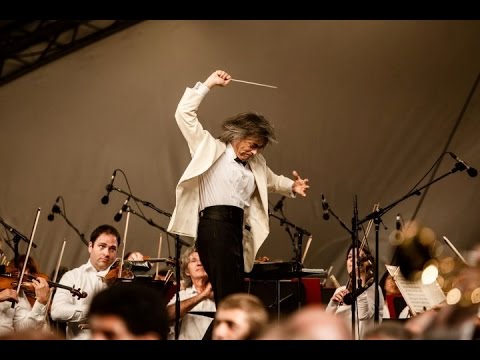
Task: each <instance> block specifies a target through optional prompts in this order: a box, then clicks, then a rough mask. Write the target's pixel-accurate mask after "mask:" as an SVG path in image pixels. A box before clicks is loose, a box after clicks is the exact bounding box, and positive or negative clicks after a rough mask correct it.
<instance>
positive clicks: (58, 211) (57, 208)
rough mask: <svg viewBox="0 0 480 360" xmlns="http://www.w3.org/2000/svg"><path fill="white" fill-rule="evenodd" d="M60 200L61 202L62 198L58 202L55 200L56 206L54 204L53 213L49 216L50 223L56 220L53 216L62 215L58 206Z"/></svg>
mask: <svg viewBox="0 0 480 360" xmlns="http://www.w3.org/2000/svg"><path fill="white" fill-rule="evenodd" d="M59 200H60V196H58V197H57V200H55V204H53V206H52V211H51V212H50V214H48V216H47V219H48V221H53V218H54V215H53V214H55V213H56V214H60V207H59V206H58V205H57V204H58V201H59Z"/></svg>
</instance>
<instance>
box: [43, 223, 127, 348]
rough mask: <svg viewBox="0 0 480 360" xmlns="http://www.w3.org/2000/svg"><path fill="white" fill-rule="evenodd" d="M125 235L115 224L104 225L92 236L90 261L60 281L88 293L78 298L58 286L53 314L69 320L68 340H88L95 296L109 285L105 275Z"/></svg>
mask: <svg viewBox="0 0 480 360" xmlns="http://www.w3.org/2000/svg"><path fill="white" fill-rule="evenodd" d="M120 241H121V237H120V234H119V233H118V231H117V229H115V228H114V227H113V226H111V225H100V226H98V227H97V228H96V229H95V230H93V232H92V234H91V235H90V242H89V244H88V252H89V253H90V256H89V259H88V261H87V262H86V263H85V264H83V265H81V266H80V267H77V268H74V269H72V270H70V271H67V272H66V273H65V274H64V275H63V276H62V278H61V279H60V284H62V285H65V286H69V287H76V288H80V289H81V290H82V291H85V292H87V294H88V296H87V297H85V298H81V299H78V298H76V297H74V296H72V294H71V293H70V292H69V291H68V290H65V289H61V288H58V289H57V291H56V292H55V296H54V297H53V300H52V309H51V317H52V319H53V320H54V321H63V322H67V329H66V338H67V339H73V338H75V339H88V338H89V337H90V334H89V330H88V329H84V328H83V327H82V325H83V324H84V323H86V318H87V313H88V309H89V305H90V302H91V300H92V298H93V296H94V295H95V294H96V293H97V292H99V291H101V290H103V289H104V288H106V286H107V285H106V283H105V282H104V281H103V278H104V277H105V275H106V274H107V273H108V271H109V269H110V266H111V265H112V264H113V262H114V261H115V259H116V258H117V250H118V248H119V246H120Z"/></svg>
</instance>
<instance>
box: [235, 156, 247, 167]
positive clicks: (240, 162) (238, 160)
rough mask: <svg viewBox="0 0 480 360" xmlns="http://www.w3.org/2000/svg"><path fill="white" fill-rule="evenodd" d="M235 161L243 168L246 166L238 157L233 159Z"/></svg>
mask: <svg viewBox="0 0 480 360" xmlns="http://www.w3.org/2000/svg"><path fill="white" fill-rule="evenodd" d="M235 161H236V162H238V163H239V164H242V165H243V166H246V165H247V162H246V161H243V160H240V159H239V158H238V157H236V158H235Z"/></svg>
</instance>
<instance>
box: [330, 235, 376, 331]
mask: <svg viewBox="0 0 480 360" xmlns="http://www.w3.org/2000/svg"><path fill="white" fill-rule="evenodd" d="M355 253H356V265H357V266H356V268H357V271H356V273H355V274H356V279H357V281H358V284H357V287H356V291H355V294H356V295H358V296H356V299H354V298H353V296H352V295H353V294H352V288H353V286H352V280H351V278H352V263H353V261H352V256H353V246H352V245H350V247H349V248H348V251H347V256H346V265H347V271H348V274H349V280H348V283H347V285H345V286H340V287H338V288H337V289H336V290H335V292H334V293H333V295H332V297H331V299H330V301H329V303H328V305H327V309H326V311H327V312H331V313H334V314H335V316H339V317H341V318H343V319H344V320H345V322H346V324H347V325H348V326H349V327H351V325H352V308H351V304H352V302H353V301H355V300H356V314H355V327H356V329H355V338H356V339H362V338H363V333H364V332H365V329H367V328H368V327H370V326H373V324H374V314H375V287H374V286H371V285H372V284H373V282H374V276H373V271H372V270H373V269H372V267H373V265H372V261H373V257H372V256H371V253H370V251H369V250H368V249H367V248H365V247H364V248H361V249H360V252H358V248H357V247H355ZM379 296H380V303H381V304H383V296H382V292H381V290H380V291H379ZM382 313H383V311H382V309H380V314H379V316H380V319H382ZM380 321H381V320H380Z"/></svg>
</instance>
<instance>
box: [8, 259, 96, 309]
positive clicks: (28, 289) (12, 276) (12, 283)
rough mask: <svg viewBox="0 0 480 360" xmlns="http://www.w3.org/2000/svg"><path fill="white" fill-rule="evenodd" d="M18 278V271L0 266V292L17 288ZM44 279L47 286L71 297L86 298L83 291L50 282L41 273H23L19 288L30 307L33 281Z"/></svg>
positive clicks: (33, 294)
mask: <svg viewBox="0 0 480 360" xmlns="http://www.w3.org/2000/svg"><path fill="white" fill-rule="evenodd" d="M19 276H20V271H18V269H16V268H14V267H11V266H5V265H1V266H0V291H1V290H4V289H16V288H17V287H18V280H19ZM39 277H41V278H44V279H45V280H46V281H47V283H48V286H50V287H51V288H52V287H58V288H61V289H65V290H68V291H70V293H71V294H72V296H76V297H78V299H82V298H86V297H87V293H86V292H85V291H81V290H80V289H75V288H74V287H70V286H66V285H62V284H59V283H56V282H53V281H50V280H49V278H48V276H47V275H45V274H41V273H38V274H37V273H33V274H29V273H25V274H24V275H23V280H22V284H21V286H20V289H21V290H23V292H24V293H25V295H26V296H27V299H28V301H29V302H30V305H32V306H33V304H34V303H35V300H36V299H35V287H34V286H33V282H32V281H33V280H35V279H37V278H39Z"/></svg>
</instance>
